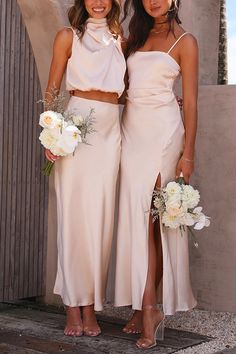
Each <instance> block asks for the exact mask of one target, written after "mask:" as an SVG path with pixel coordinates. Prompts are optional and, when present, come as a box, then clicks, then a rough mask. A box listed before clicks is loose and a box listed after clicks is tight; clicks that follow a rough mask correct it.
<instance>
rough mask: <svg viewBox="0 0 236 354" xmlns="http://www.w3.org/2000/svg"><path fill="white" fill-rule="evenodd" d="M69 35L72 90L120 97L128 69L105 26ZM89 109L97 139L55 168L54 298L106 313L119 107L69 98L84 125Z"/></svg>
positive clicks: (92, 22) (98, 23) (94, 23)
mask: <svg viewBox="0 0 236 354" xmlns="http://www.w3.org/2000/svg"><path fill="white" fill-rule="evenodd" d="M71 29H72V28H71ZM72 31H73V44H72V55H71V58H70V60H69V61H68V64H67V70H66V87H67V90H76V89H78V90H82V91H89V90H100V91H103V92H106V91H108V92H113V93H117V94H118V95H120V94H121V93H122V91H123V89H124V74H125V70H126V63H125V59H124V56H123V53H122V50H121V46H120V38H117V39H115V38H114V37H113V35H112V34H111V33H110V32H109V28H108V26H107V22H106V19H101V20H96V19H88V21H87V23H86V30H85V33H84V36H83V38H80V36H78V35H77V31H76V30H75V29H72ZM91 109H93V110H94V118H95V120H94V125H93V128H94V130H95V132H94V133H92V134H89V135H87V137H86V140H87V144H79V146H78V147H77V149H76V151H75V153H74V154H73V155H71V156H67V157H63V158H61V159H60V160H58V161H57V162H56V163H55V188H56V195H57V217H58V270H57V277H56V283H55V288H54V292H55V293H56V294H59V295H60V296H61V297H62V300H63V302H64V304H65V305H67V306H71V307H74V306H86V305H91V304H94V308H95V310H96V311H101V310H102V308H103V302H104V299H105V289H106V283H107V273H108V263H109V259H110V253H111V244H112V238H113V225H114V209H115V192H116V182H117V175H118V169H119V162H120V149H121V135H120V122H119V107H118V105H115V104H110V103H105V102H99V101H94V100H88V99H82V98H79V97H76V96H72V97H71V98H70V101H69V104H68V110H70V111H72V112H73V111H74V112H75V113H76V114H78V115H82V116H83V117H86V116H87V115H88V114H89V112H90V110H91Z"/></svg>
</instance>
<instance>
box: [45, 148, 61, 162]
mask: <svg viewBox="0 0 236 354" xmlns="http://www.w3.org/2000/svg"><path fill="white" fill-rule="evenodd" d="M45 156H46V159H47V160H49V161H51V162H55V161H57V160H58V159H59V158H60V156H56V155H53V153H52V152H51V151H50V150H48V149H45Z"/></svg>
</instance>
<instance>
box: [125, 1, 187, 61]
mask: <svg viewBox="0 0 236 354" xmlns="http://www.w3.org/2000/svg"><path fill="white" fill-rule="evenodd" d="M180 2H181V0H172V4H171V7H170V9H169V11H168V12H167V21H168V22H169V32H170V31H172V32H173V33H174V31H173V20H175V21H176V22H177V23H178V24H180V23H181V21H180V19H179V7H180ZM131 9H133V11H134V13H133V16H132V18H131V20H130V23H129V38H128V41H127V45H126V51H125V55H126V57H128V56H129V55H130V54H132V53H135V52H136V51H137V50H138V49H139V48H141V47H142V46H143V45H144V44H145V42H146V40H147V38H148V36H149V32H150V30H151V29H152V28H153V26H154V21H155V20H154V18H153V17H152V16H150V15H149V14H148V13H147V12H146V11H145V9H144V6H143V2H142V0H126V1H125V4H124V18H123V20H122V21H124V20H125V19H126V17H127V16H128V14H129V12H130V10H131Z"/></svg>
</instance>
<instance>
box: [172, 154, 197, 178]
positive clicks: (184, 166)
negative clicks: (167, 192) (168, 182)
mask: <svg viewBox="0 0 236 354" xmlns="http://www.w3.org/2000/svg"><path fill="white" fill-rule="evenodd" d="M193 170H194V160H192V159H188V158H187V157H185V156H182V157H181V158H180V160H179V162H178V164H177V167H176V179H177V178H179V177H180V174H181V172H182V174H183V177H184V181H185V183H187V184H189V180H190V177H191V175H192V173H193Z"/></svg>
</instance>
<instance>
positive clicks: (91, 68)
mask: <svg viewBox="0 0 236 354" xmlns="http://www.w3.org/2000/svg"><path fill="white" fill-rule="evenodd" d="M72 30H73V44H72V55H71V57H70V59H69V61H68V64H67V73H66V88H67V90H76V89H79V90H82V91H90V90H99V91H103V92H115V93H117V94H118V95H119V96H121V94H122V92H123V90H124V75H125V71H126V62H125V59H124V55H123V52H122V48H121V38H120V37H118V38H115V36H114V35H113V34H112V33H111V32H110V30H109V27H108V25H107V20H106V19H105V18H104V19H94V18H89V19H88V20H87V22H86V30H85V33H84V35H83V37H82V38H80V34H79V33H78V32H77V30H75V29H73V28H72Z"/></svg>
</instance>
